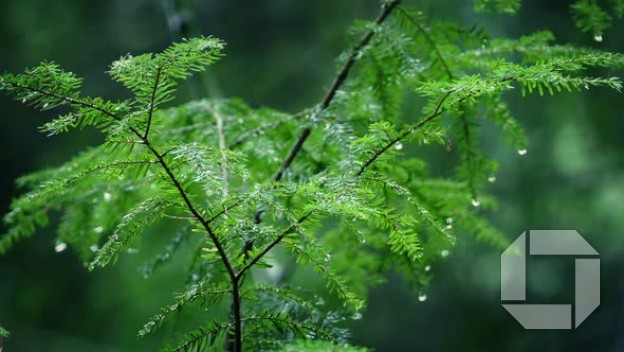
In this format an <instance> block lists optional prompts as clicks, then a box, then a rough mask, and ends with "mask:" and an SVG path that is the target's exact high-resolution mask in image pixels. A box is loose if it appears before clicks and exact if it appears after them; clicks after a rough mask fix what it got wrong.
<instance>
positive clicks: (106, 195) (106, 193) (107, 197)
mask: <svg viewBox="0 0 624 352" xmlns="http://www.w3.org/2000/svg"><path fill="white" fill-rule="evenodd" d="M112 198H113V196H112V195H111V194H110V193H108V192H104V200H105V201H107V202H110V200H111V199H112Z"/></svg>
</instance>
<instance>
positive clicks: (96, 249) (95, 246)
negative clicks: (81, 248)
mask: <svg viewBox="0 0 624 352" xmlns="http://www.w3.org/2000/svg"><path fill="white" fill-rule="evenodd" d="M89 249H90V250H91V252H93V253H95V252H97V251H98V249H100V247H98V245H97V244H94V245H93V246H91V247H89Z"/></svg>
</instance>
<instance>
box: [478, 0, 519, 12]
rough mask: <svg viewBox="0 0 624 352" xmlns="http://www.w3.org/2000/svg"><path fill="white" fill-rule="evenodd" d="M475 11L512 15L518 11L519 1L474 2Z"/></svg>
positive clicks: (494, 0) (491, 0)
mask: <svg viewBox="0 0 624 352" xmlns="http://www.w3.org/2000/svg"><path fill="white" fill-rule="evenodd" d="M474 8H475V11H477V12H486V11H494V12H499V13H505V14H508V15H513V14H515V13H516V12H518V10H519V9H520V0H475V4H474Z"/></svg>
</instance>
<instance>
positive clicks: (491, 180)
mask: <svg viewBox="0 0 624 352" xmlns="http://www.w3.org/2000/svg"><path fill="white" fill-rule="evenodd" d="M488 182H489V183H494V182H496V176H490V177H488Z"/></svg>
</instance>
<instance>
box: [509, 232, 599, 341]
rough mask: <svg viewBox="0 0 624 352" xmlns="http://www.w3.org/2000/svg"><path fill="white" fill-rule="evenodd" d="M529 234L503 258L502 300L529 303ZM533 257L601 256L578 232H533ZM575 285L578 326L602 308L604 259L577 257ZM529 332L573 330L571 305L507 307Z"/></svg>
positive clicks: (518, 239) (576, 321)
mask: <svg viewBox="0 0 624 352" xmlns="http://www.w3.org/2000/svg"><path fill="white" fill-rule="evenodd" d="M526 241H527V236H526V232H523V233H522V234H521V235H520V237H518V238H517V239H516V240H515V241H514V242H513V243H512V244H511V245H510V246H509V247H508V248H507V249H506V250H505V252H503V254H502V255H501V301H525V300H526V255H527V253H526ZM529 254H530V255H582V256H598V252H596V250H595V249H594V248H593V247H592V246H591V245H590V244H589V243H587V241H585V239H584V238H583V237H582V236H581V235H580V234H579V233H578V232H576V231H574V230H531V231H530V232H529ZM574 261H575V274H574V277H575V284H574V294H575V298H574V327H575V328H577V327H578V326H579V325H580V324H581V323H582V322H583V321H584V320H585V319H586V318H587V317H588V316H589V315H590V314H591V313H592V312H593V311H594V310H595V309H596V308H597V307H598V306H599V305H600V259H598V258H577V259H575V260H574ZM503 307H504V308H505V309H506V310H507V311H508V312H509V313H510V314H511V315H512V316H513V317H514V318H516V320H517V321H518V322H519V323H520V324H522V326H523V327H524V328H525V329H571V328H572V306H571V305H570V304H503Z"/></svg>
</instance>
